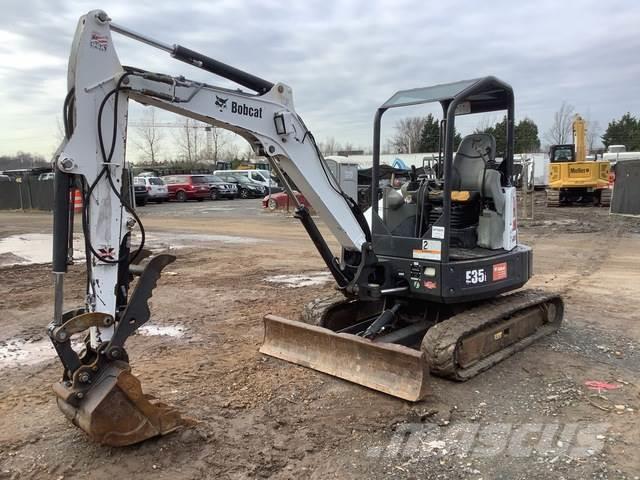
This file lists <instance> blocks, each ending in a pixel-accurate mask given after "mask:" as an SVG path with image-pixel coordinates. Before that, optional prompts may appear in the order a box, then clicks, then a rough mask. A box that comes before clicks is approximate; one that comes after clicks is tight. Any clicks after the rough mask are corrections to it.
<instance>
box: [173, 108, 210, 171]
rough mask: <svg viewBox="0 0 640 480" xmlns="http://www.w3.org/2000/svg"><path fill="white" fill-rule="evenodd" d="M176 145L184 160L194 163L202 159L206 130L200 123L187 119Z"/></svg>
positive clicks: (180, 130) (179, 131)
mask: <svg viewBox="0 0 640 480" xmlns="http://www.w3.org/2000/svg"><path fill="white" fill-rule="evenodd" d="M176 143H177V145H178V150H179V151H180V155H181V156H182V158H184V160H186V161H188V162H190V163H194V162H197V161H198V160H200V159H201V158H202V153H203V152H202V150H203V146H204V128H203V125H202V124H200V122H197V121H195V120H192V119H190V118H185V119H183V121H182V124H181V126H180V128H179V129H178V131H177V134H176Z"/></svg>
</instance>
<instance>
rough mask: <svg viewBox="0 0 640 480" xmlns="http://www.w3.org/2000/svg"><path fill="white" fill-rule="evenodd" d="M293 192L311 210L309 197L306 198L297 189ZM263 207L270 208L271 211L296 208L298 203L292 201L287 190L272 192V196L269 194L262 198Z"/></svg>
mask: <svg viewBox="0 0 640 480" xmlns="http://www.w3.org/2000/svg"><path fill="white" fill-rule="evenodd" d="M293 194H294V195H295V196H296V198H297V199H298V202H300V203H301V204H302V205H305V206H306V207H307V208H308V209H309V210H311V205H310V204H309V202H307V199H306V198H304V195H302V194H301V193H300V192H298V191H295V190H294V192H293ZM262 208H268V209H269V210H271V211H275V210H294V209H295V208H296V204H295V203H294V202H292V201H291V199H290V198H289V195H288V194H287V193H286V192H280V193H272V194H271V196H269V195H267V196H266V197H264V198H263V199H262Z"/></svg>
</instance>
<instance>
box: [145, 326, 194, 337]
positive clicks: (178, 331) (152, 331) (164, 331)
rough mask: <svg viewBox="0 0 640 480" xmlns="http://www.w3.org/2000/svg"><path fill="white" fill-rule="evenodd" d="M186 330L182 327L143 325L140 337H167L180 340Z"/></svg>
mask: <svg viewBox="0 0 640 480" xmlns="http://www.w3.org/2000/svg"><path fill="white" fill-rule="evenodd" d="M185 331H186V329H185V328H184V327H183V326H182V325H168V326H162V325H143V326H142V327H140V328H139V329H138V332H139V333H140V335H144V336H147V337H149V336H156V335H160V336H166V337H175V338H180V337H182V336H183V335H184V333H185Z"/></svg>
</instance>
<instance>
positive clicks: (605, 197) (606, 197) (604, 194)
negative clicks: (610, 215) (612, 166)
mask: <svg viewBox="0 0 640 480" xmlns="http://www.w3.org/2000/svg"><path fill="white" fill-rule="evenodd" d="M611 195H612V190H611V189H610V188H603V189H602V190H600V201H599V204H600V206H601V207H609V206H611Z"/></svg>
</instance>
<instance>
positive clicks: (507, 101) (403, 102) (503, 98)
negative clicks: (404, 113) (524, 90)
mask: <svg viewBox="0 0 640 480" xmlns="http://www.w3.org/2000/svg"><path fill="white" fill-rule="evenodd" d="M454 100H455V101H456V102H455V103H456V104H457V108H456V112H455V114H456V115H464V114H470V113H483V112H493V111H496V110H508V109H509V107H510V106H511V105H512V104H513V89H512V88H511V86H510V85H509V84H507V83H505V82H503V81H501V80H499V79H497V78H496V77H493V76H489V77H482V78H474V79H471V80H461V81H459V82H453V83H443V84H440V85H433V86H431V87H422V88H412V89H410V90H400V91H399V92H396V93H395V94H394V95H393V96H392V97H391V98H390V99H389V100H387V101H386V102H385V103H384V104H382V106H381V107H380V109H383V110H386V109H388V108H395V107H406V106H409V105H419V104H421V103H431V102H440V104H441V105H442V109H443V111H444V113H445V114H446V113H447V109H448V106H449V105H450V104H451V102H453V101H454Z"/></svg>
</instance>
